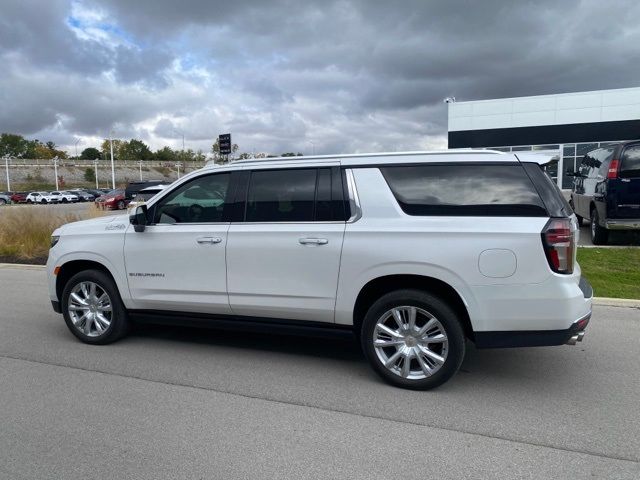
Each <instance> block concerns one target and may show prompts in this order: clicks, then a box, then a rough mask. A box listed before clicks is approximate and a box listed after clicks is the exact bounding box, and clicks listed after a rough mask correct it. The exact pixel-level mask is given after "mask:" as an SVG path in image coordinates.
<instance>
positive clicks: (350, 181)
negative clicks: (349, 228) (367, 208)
mask: <svg viewBox="0 0 640 480" xmlns="http://www.w3.org/2000/svg"><path fill="white" fill-rule="evenodd" d="M345 175H346V177H347V190H348V191H349V192H348V193H349V210H350V211H351V217H349V218H348V219H347V223H355V222H357V221H358V220H360V218H362V208H361V207H360V197H358V189H357V188H356V181H355V178H354V177H353V170H352V169H351V168H347V169H346V170H345Z"/></svg>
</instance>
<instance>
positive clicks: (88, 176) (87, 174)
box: [84, 167, 96, 183]
mask: <svg viewBox="0 0 640 480" xmlns="http://www.w3.org/2000/svg"><path fill="white" fill-rule="evenodd" d="M84 179H85V180H86V181H87V182H92V183H93V182H95V181H96V172H94V171H93V168H91V167H87V168H85V169H84Z"/></svg>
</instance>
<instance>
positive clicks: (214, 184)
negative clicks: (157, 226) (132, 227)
mask: <svg viewBox="0 0 640 480" xmlns="http://www.w3.org/2000/svg"><path fill="white" fill-rule="evenodd" d="M230 177H231V175H230V174H229V173H218V174H212V175H203V176H201V177H198V178H195V179H193V180H191V181H189V182H187V183H185V184H183V185H181V186H179V187H178V188H176V189H175V190H174V191H173V192H171V193H169V194H168V195H167V196H166V197H164V198H163V199H162V200H160V201H159V202H158V203H157V204H156V205H154V216H153V218H154V223H214V222H223V221H224V220H223V212H224V207H225V205H226V204H227V192H228V190H229V180H230Z"/></svg>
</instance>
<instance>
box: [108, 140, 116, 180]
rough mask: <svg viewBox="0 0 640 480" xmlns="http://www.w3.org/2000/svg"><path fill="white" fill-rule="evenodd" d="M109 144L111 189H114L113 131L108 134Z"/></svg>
mask: <svg viewBox="0 0 640 480" xmlns="http://www.w3.org/2000/svg"><path fill="white" fill-rule="evenodd" d="M109 143H111V187H112V188H113V189H114V190H115V189H116V169H115V166H114V165H113V130H111V131H110V132H109Z"/></svg>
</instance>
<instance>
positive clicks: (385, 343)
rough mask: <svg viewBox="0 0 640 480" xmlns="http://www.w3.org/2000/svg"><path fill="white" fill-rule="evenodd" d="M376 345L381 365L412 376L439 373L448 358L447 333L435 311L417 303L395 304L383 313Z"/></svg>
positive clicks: (374, 334)
mask: <svg viewBox="0 0 640 480" xmlns="http://www.w3.org/2000/svg"><path fill="white" fill-rule="evenodd" d="M373 346H374V349H375V352H376V355H377V356H378V359H379V360H380V362H382V365H384V366H385V368H386V369H387V370H389V371H391V372H393V373H394V374H396V375H398V376H400V377H402V378H406V379H409V380H420V379H423V378H427V377H430V376H432V375H433V374H434V373H436V372H437V371H438V370H440V368H442V366H443V365H444V363H445V361H446V360H447V353H448V350H449V340H448V338H447V333H446V331H445V329H444V327H443V326H442V324H441V323H440V322H439V321H438V319H437V318H436V317H434V316H433V315H432V314H430V313H429V312H427V311H426V310H423V309H421V308H417V307H410V306H402V307H395V308H392V309H391V310H389V311H387V312H386V313H384V314H383V315H382V316H381V317H380V318H379V319H378V321H377V323H376V326H375V329H374V332H373Z"/></svg>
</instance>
